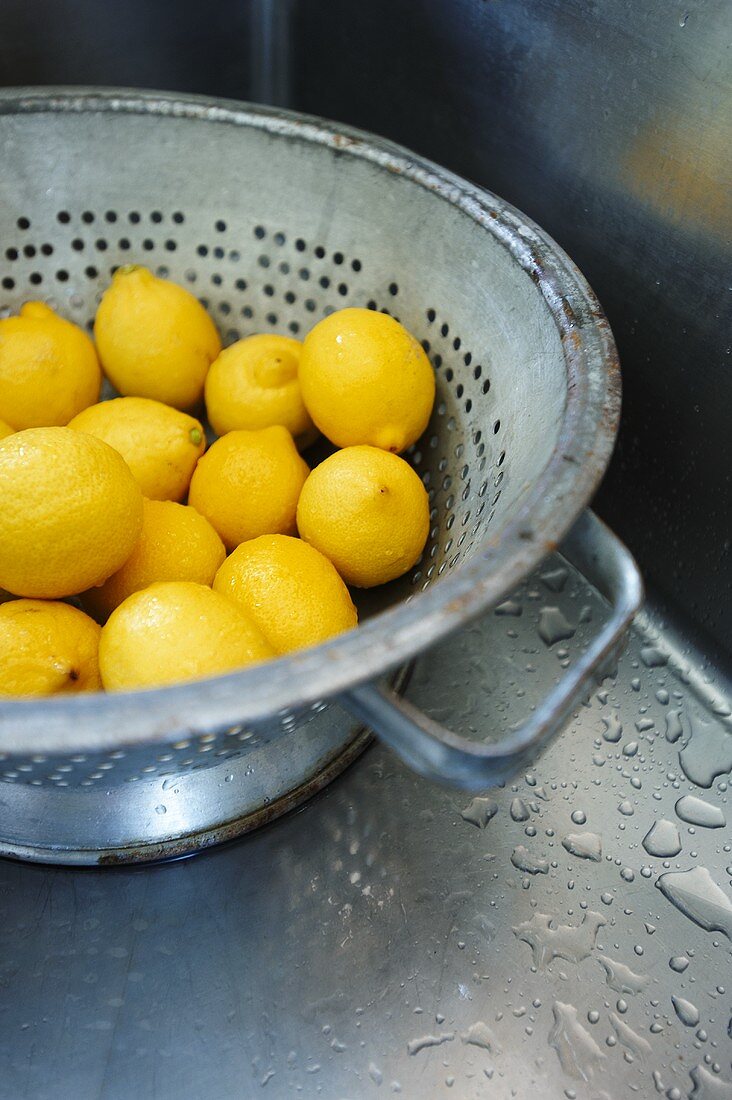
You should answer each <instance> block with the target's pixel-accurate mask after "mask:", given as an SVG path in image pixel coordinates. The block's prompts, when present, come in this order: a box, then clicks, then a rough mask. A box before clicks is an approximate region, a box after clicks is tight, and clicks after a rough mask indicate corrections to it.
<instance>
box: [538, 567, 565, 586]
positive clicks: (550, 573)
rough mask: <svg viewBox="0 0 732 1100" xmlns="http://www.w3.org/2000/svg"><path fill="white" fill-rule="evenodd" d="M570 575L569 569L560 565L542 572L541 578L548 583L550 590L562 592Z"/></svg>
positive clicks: (545, 583)
mask: <svg viewBox="0 0 732 1100" xmlns="http://www.w3.org/2000/svg"><path fill="white" fill-rule="evenodd" d="M568 576H569V573H568V572H567V570H566V569H563V568H562V567H561V566H560V567H559V568H558V569H550V570H547V572H546V573H542V574H541V576H540V577H539V580H540V581H541V582H542V584H544V585H546V587H547V588H548V589H549V591H550V592H562V591H563V590H564V586H565V584H566V583H567V577H568Z"/></svg>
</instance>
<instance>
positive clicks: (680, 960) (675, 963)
mask: <svg viewBox="0 0 732 1100" xmlns="http://www.w3.org/2000/svg"><path fill="white" fill-rule="evenodd" d="M668 965H669V966H670V967H671V969H672V970H675V971H676V973H677V974H683V973H684V971H685V970H686V968H687V966H688V965H689V960H688V959H687V957H686V955H674V956H673V958H671V959H669V960H668Z"/></svg>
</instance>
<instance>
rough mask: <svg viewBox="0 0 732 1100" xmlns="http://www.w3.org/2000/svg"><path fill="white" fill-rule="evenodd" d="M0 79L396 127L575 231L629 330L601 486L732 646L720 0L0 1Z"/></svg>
mask: <svg viewBox="0 0 732 1100" xmlns="http://www.w3.org/2000/svg"><path fill="white" fill-rule="evenodd" d="M0 16H1V20H2V26H1V30H0V84H3V85H19V84H105V85H115V84H119V85H127V86H136V87H149V88H163V89H177V90H181V91H188V92H203V93H209V94H213V95H220V96H231V97H234V98H239V99H253V100H260V101H263V102H270V103H277V104H282V105H287V106H291V107H293V108H295V109H299V110H304V111H309V112H312V113H315V114H321V115H325V116H327V117H330V118H334V119H339V120H342V121H345V122H349V123H352V124H355V125H358V126H361V127H364V128H366V129H369V130H374V131H376V132H378V133H381V134H385V135H387V136H389V137H392V138H394V139H396V140H397V141H401V142H403V143H404V144H406V145H408V146H410V147H412V148H413V149H416V150H417V151H419V152H420V153H423V154H426V155H427V156H430V157H432V158H433V159H434V160H437V161H439V162H441V163H443V164H445V165H447V166H449V167H450V168H452V169H454V170H455V171H457V172H459V173H460V174H462V175H465V176H467V177H469V178H471V179H473V180H476V181H478V182H480V183H482V184H484V185H485V186H487V187H489V188H490V189H492V190H494V191H496V192H498V193H499V194H501V195H503V196H504V197H505V198H507V199H509V200H510V201H511V202H513V203H515V204H516V205H517V206H519V207H520V208H521V209H523V210H525V211H526V212H527V213H529V214H530V215H532V216H533V217H534V218H535V219H536V220H537V221H538V222H539V223H540V224H542V225H543V226H544V227H545V228H546V229H547V230H548V231H549V232H550V233H552V234H553V235H554V236H555V237H556V239H557V240H558V241H559V242H560V243H561V244H562V245H563V246H564V247H565V248H566V249H567V251H568V252H569V253H570V255H571V256H572V257H573V258H574V259H575V260H576V262H577V263H578V264H579V266H580V267H581V268H582V269H583V271H584V272H585V274H586V275H587V277H588V279H589V280H590V282H591V283H592V285H593V286H594V288H595V290H596V292H597V293H598V295H599V297H600V300H601V301H602V303H603V305H604V307H605V309H606V311H607V313H608V316H609V318H610V321H611V324H612V326H613V329H614V332H615V335H616V338H617V341H618V345H619V348H620V354H621V361H622V365H623V380H624V414H623V424H622V429H621V434H620V440H619V444H618V449H617V452H616V455H615V458H614V460H613V463H612V466H611V469H610V472H609V474H608V476H607V479H606V482H605V485H604V487H603V489H602V491H601V493H600V496H599V498H598V500H597V502H596V506H597V508H598V510H599V512H600V513H601V514H602V515H603V516H604V517H605V518H606V519H607V520H608V521H609V522H610V523H611V524H612V525H613V526H614V527H615V528H616V529H617V531H618V532H619V533H620V534H621V535H622V537H623V538H624V539H625V540H626V541H627V542H628V544H629V545H630V547H631V548H632V550H633V551H634V552H635V554H636V555H637V557H638V558H639V560H640V563H641V565H642V567H643V569H644V571H645V573H646V575H647V577H648V579H649V581H650V582H651V583H652V584H653V585H654V586H655V587H656V588H657V590H658V591H659V592H660V594H661V596H662V597H663V596H664V595H665V596H666V597H667V599H668V600H669V602H670V603H672V604H673V605H674V606H675V607H677V608H681V609H682V610H683V611H684V612H685V613H686V614H687V615H688V616H689V617H691V618H693V619H694V620H696V623H697V625H698V626H700V627H701V629H702V630H704V631H705V632H707V633H708V634H709V636H710V637H713V638H716V640H717V641H718V642H720V643H722V644H724V643H725V642H726V644H727V646H728V647H729V648H732V646H730V641H731V634H732V631H731V629H730V623H731V622H732V614H731V613H732V576H731V571H730V559H729V542H730V527H731V526H732V524H731V521H730V517H731V515H732V511H731V508H730V505H731V503H732V502H731V494H730V473H731V463H730V435H731V434H732V430H731V427H732V424H731V418H730V404H731V399H732V371H731V370H730V366H731V361H730V341H731V340H732V293H731V290H732V202H731V201H730V180H732V152H731V150H732V141H731V140H730V138H731V134H730V129H731V126H730V120H731V119H732V68H731V66H730V44H731V43H732V5H731V4H730V3H729V0H690V2H688V3H676V2H675V0H644V2H643V3H642V4H638V3H637V0H602V2H600V0H598V2H592V0H523V2H520V0H369V2H368V3H364V2H361V3H358V4H356V3H351V2H350V0H342V2H339V3H327V2H325V0H250V2H246V0H217V2H216V3H215V4H209V5H206V4H203V3H200V2H195V0H183V2H181V0H125V2H124V3H119V0H116V2H112V0H4V3H3V5H2V9H1V11H0Z"/></svg>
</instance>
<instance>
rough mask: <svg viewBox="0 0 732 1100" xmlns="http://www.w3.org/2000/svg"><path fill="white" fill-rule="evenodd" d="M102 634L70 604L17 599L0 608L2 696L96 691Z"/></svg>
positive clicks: (0, 691) (0, 677) (99, 681)
mask: <svg viewBox="0 0 732 1100" xmlns="http://www.w3.org/2000/svg"><path fill="white" fill-rule="evenodd" d="M99 635H100V629H99V627H98V626H97V624H96V623H95V622H93V621H92V620H91V619H90V618H89V616H88V615H85V614H84V613H83V611H77V609H76V608H75V607H70V606H69V605H68V604H66V603H56V602H55V601H50V600H49V601H46V600H14V601H13V602H12V603H4V604H3V605H2V606H0V695H62V694H69V693H71V692H76V691H98V690H99V689H100V688H101V686H102V682H101V680H100V678H99V665H98V661H97V653H98V650H99Z"/></svg>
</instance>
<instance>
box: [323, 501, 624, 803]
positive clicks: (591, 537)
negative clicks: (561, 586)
mask: <svg viewBox="0 0 732 1100" xmlns="http://www.w3.org/2000/svg"><path fill="white" fill-rule="evenodd" d="M561 552H562V554H563V555H564V557H566V558H567V559H568V561H570V562H571V564H572V565H574V566H576V567H577V568H578V569H579V570H580V571H581V572H582V573H583V574H584V576H585V577H586V579H587V580H588V581H590V583H591V584H593V585H594V586H595V587H596V588H597V589H598V591H599V592H600V593H601V594H602V595H603V596H604V597H605V598H606V599H607V600H608V602H609V603H610V606H611V609H612V613H611V615H610V618H609V619H608V620H607V622H606V623H605V624H604V625H603V627H602V629H601V630H600V632H599V634H597V636H596V637H595V638H594V639H593V640H592V642H590V644H589V645H588V647H587V649H586V650H585V651H584V653H582V655H581V656H580V657H578V658H577V660H576V661H575V662H574V664H573V665H572V666H571V667H570V668H569V669H567V671H566V672H565V674H564V676H563V677H562V679H561V680H560V681H559V683H558V684H557V685H556V686H555V687H553V688H552V690H551V691H550V692H549V694H548V695H547V696H546V697H545V699H543V701H542V702H541V703H540V704H539V705H538V706H537V708H536V710H535V711H534V712H533V713H532V715H531V717H529V718H527V719H526V721H525V722H524V723H523V725H521V726H520V727H519V728H518V729H516V730H513V731H512V732H511V733H510V734H509V735H508V736H507V737H505V738H503V739H502V740H501V741H500V742H496V743H495V744H483V743H481V742H476V741H470V740H468V739H467V738H465V737H461V736H459V735H458V734H455V733H452V732H451V731H450V730H448V729H445V727H444V726H441V725H440V724H439V723H438V722H434V721H433V720H432V719H431V718H429V717H428V716H427V715H426V714H423V713H422V711H420V710H419V709H418V708H417V707H415V706H414V705H413V704H412V703H410V702H408V701H407V700H406V699H402V698H400V697H399V696H398V695H397V694H396V692H394V691H392V690H391V689H390V688H385V687H381V686H377V685H375V684H364V685H363V686H361V687H357V688H352V689H351V690H350V691H349V692H348V693H347V694H344V695H343V696H342V697H341V699H340V701H341V702H342V703H343V705H344V706H345V707H346V708H347V709H348V710H349V711H350V712H351V713H352V714H353V715H355V716H356V717H357V718H359V719H360V720H361V721H363V722H365V723H367V725H369V726H370V727H371V728H372V729H374V730H375V732H376V733H377V734H378V735H379V737H381V739H382V740H383V741H385V742H386V743H387V745H389V746H390V747H391V748H392V749H393V750H394V751H395V752H396V753H397V754H398V755H399V756H401V758H402V760H404V761H405V763H407V764H408V765H409V766H410V767H411V768H413V769H414V771H416V772H419V773H420V774H421V775H424V776H426V777H427V778H429V779H436V780H439V781H441V782H443V783H449V784H452V785H453V786H457V787H463V788H465V789H467V790H482V789H485V788H486V787H491V786H495V785H496V784H498V783H502V782H503V781H504V780H506V779H508V778H510V777H511V776H512V775H513V774H515V772H517V771H518V770H519V769H520V768H522V767H525V766H527V765H528V763H529V761H531V760H533V759H534V758H535V756H536V754H537V752H538V750H539V749H540V748H541V746H542V745H544V744H545V743H546V742H547V741H548V740H549V739H550V738H551V737H552V736H554V734H556V733H558V732H559V730H560V729H561V727H562V725H563V724H564V722H565V720H566V719H567V717H568V716H569V714H570V713H571V711H572V710H573V709H574V707H575V705H576V704H577V702H578V701H580V699H581V698H582V697H583V695H584V694H586V693H587V692H588V690H589V684H590V681H591V679H592V677H593V676H594V674H595V673H596V672H597V671H598V670H599V669H600V668H602V667H603V666H606V665H607V663H608V661H609V659H611V658H612V657H613V656H614V655H615V653H616V648H617V645H618V642H619V641H620V639H621V638H622V636H623V634H624V632H625V629H626V627H627V626H628V625H629V623H630V622H631V620H632V619H633V616H634V615H635V613H636V612H637V611H638V609H639V607H640V605H641V603H642V600H643V583H642V581H641V577H640V574H639V572H638V567H637V566H636V564H635V562H634V560H633V558H632V557H631V555H630V553H629V552H628V550H627V549H626V548H625V546H623V544H622V542H620V540H619V539H618V538H616V536H615V535H614V534H613V533H612V531H610V530H609V529H608V528H607V527H606V526H605V524H604V523H602V522H601V520H599V519H598V518H597V516H596V515H595V514H594V513H593V512H591V511H589V510H588V511H586V512H584V513H583V514H582V515H581V516H580V518H579V519H578V520H577V522H576V523H575V525H574V527H573V528H572V530H571V531H570V533H569V535H568V536H567V537H566V539H565V541H564V542H563V543H562V547H561Z"/></svg>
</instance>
